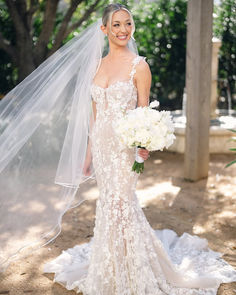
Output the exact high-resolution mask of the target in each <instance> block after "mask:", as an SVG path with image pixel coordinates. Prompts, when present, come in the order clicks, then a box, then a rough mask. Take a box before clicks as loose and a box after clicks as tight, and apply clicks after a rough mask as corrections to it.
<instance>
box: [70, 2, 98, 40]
mask: <svg viewBox="0 0 236 295" xmlns="http://www.w3.org/2000/svg"><path fill="white" fill-rule="evenodd" d="M100 1H101V0H96V1H95V2H94V3H93V5H91V6H90V7H89V9H87V10H86V11H85V13H84V15H83V16H82V17H81V19H80V20H78V21H77V22H76V23H74V24H73V25H71V26H70V27H69V28H68V29H67V31H66V33H65V36H64V38H66V37H67V36H68V35H69V34H70V33H71V32H73V31H74V30H75V29H76V28H78V27H79V26H80V25H81V24H82V22H83V21H85V20H87V19H88V17H89V16H90V14H91V13H92V12H93V11H94V10H95V9H96V8H97V5H98V4H99V2H100Z"/></svg>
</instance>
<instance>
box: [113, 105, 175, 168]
mask: <svg viewBox="0 0 236 295" xmlns="http://www.w3.org/2000/svg"><path fill="white" fill-rule="evenodd" d="M158 106H159V102H158V101H157V100H155V101H153V102H152V103H150V105H149V106H145V107H138V108H136V109H133V110H128V111H127V112H126V113H125V114H124V116H123V117H121V118H120V119H119V121H118V122H117V124H116V132H117V134H118V135H119V136H120V140H121V142H122V143H123V144H124V145H125V146H128V147H129V148H132V147H137V148H145V149H147V150H149V151H156V150H161V151H162V150H163V149H164V148H168V147H169V146H170V145H171V144H172V143H173V141H174V139H175V135H174V124H173V121H172V118H171V115H170V112H169V111H157V110H155V109H154V108H156V107H158ZM143 169H144V160H143V158H142V157H140V156H139V155H138V153H137V150H136V158H135V162H134V164H133V167H132V170H133V171H136V172H137V173H142V172H143Z"/></svg>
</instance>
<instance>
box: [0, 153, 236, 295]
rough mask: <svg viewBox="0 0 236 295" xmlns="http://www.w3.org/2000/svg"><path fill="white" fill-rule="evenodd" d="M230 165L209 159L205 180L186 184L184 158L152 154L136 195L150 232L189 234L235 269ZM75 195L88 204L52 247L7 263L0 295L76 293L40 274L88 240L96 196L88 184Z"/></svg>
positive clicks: (67, 220) (70, 215) (235, 209)
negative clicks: (167, 230)
mask: <svg viewBox="0 0 236 295" xmlns="http://www.w3.org/2000/svg"><path fill="white" fill-rule="evenodd" d="M231 160H232V156H231V155H221V154H220V155H214V156H211V159H210V171H209V177H208V179H203V180H200V181H198V182H195V183H190V182H186V181H185V180H184V179H183V162H184V158H183V155H179V154H175V153H167V152H162V153H160V152H155V153H153V154H152V156H151V158H150V159H149V160H147V161H146V162H145V171H144V173H143V175H141V176H140V178H139V182H138V185H137V195H138V198H139V200H140V204H141V206H142V208H143V210H144V213H145V215H146V217H147V219H148V221H149V223H150V225H151V226H152V227H153V228H154V229H163V228H170V229H173V230H174V231H176V232H177V233H178V234H179V235H181V234H182V233H184V232H188V233H190V234H196V235H198V236H200V237H203V238H207V240H208V242H209V246H210V247H211V248H212V249H213V250H215V251H219V252H222V253H223V254H224V256H223V258H224V259H225V260H227V261H228V262H229V263H231V264H232V265H234V266H236V254H235V250H236V245H235V237H236V226H235V225H236V224H235V214H236V202H235V199H236V185H235V184H236V176H235V175H236V165H235V166H231V167H229V168H227V169H225V168H224V166H225V164H226V163H228V162H230V161H231ZM79 192H80V193H82V194H91V195H92V198H91V200H89V201H85V202H83V203H82V204H81V205H80V206H79V207H76V208H74V209H71V210H69V211H68V212H67V213H66V214H65V216H64V218H63V227H62V232H61V234H60V235H59V236H58V237H57V238H56V239H55V240H54V241H53V242H51V243H50V244H49V245H46V246H45V247H44V248H42V249H40V250H38V251H36V252H34V254H32V255H30V256H28V257H27V258H25V259H23V260H21V261H17V262H15V263H12V264H11V266H10V267H9V268H8V270H7V271H6V272H5V273H4V274H2V275H1V276H0V280H1V282H0V294H11V295H17V294H44V295H52V294H53V295H67V294H68V295H69V294H71V295H72V294H76V293H75V292H74V291H68V290H66V289H65V288H64V287H62V286H60V285H59V284H57V283H53V275H52V274H44V273H43V264H44V263H46V262H47V261H49V260H51V259H53V258H54V257H56V256H58V255H59V254H60V253H61V251H62V250H64V249H67V248H71V247H73V246H75V245H76V244H81V243H84V242H88V241H89V240H90V238H91V237H92V235H93V227H94V221H95V220H94V218H95V206H96V198H97V197H98V191H97V188H96V185H95V183H93V182H92V183H90V184H89V185H85V186H83V187H81V190H80V191H79ZM235 290H236V283H232V284H222V285H221V287H220V288H219V291H218V295H233V294H235V293H236V291H235Z"/></svg>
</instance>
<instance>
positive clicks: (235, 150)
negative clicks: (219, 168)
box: [225, 129, 236, 168]
mask: <svg viewBox="0 0 236 295" xmlns="http://www.w3.org/2000/svg"><path fill="white" fill-rule="evenodd" d="M229 131H232V132H234V133H236V129H229ZM231 140H232V141H234V142H236V137H232V138H231ZM229 150H230V151H232V152H236V148H231V149H229ZM235 155H236V154H235ZM233 164H236V159H235V160H233V161H232V162H230V163H228V164H227V165H226V166H225V168H227V167H229V166H231V165H233Z"/></svg>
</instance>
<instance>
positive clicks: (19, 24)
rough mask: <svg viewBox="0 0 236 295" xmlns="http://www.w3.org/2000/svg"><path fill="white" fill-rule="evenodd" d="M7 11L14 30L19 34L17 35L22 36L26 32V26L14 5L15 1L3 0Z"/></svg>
mask: <svg viewBox="0 0 236 295" xmlns="http://www.w3.org/2000/svg"><path fill="white" fill-rule="evenodd" d="M5 1H6V4H7V7H8V10H9V13H10V15H11V19H12V21H13V24H14V27H15V30H16V32H17V33H18V34H19V37H22V36H24V34H25V33H26V28H25V26H24V22H23V20H22V18H21V16H20V14H19V11H18V9H17V7H16V4H15V1H13V0H5Z"/></svg>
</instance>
